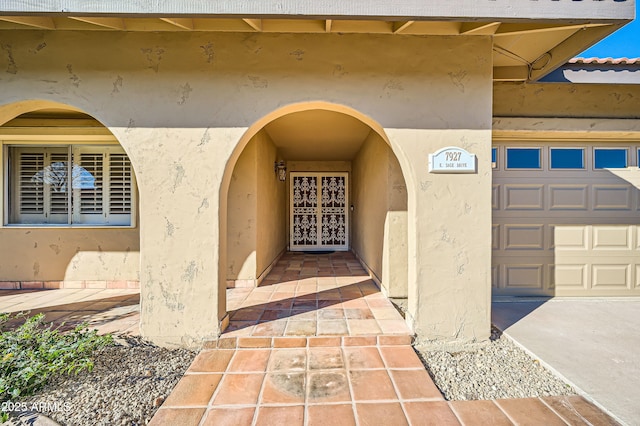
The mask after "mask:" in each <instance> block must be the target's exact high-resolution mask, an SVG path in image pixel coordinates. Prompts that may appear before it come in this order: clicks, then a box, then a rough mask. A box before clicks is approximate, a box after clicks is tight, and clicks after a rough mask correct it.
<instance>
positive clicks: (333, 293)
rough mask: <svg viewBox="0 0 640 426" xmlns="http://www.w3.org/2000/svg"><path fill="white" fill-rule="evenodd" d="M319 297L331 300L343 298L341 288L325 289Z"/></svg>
mask: <svg viewBox="0 0 640 426" xmlns="http://www.w3.org/2000/svg"><path fill="white" fill-rule="evenodd" d="M319 297H321V298H322V299H323V300H331V301H332V302H335V301H338V300H342V295H340V291H339V290H325V291H323V292H322V293H321V294H320V295H319Z"/></svg>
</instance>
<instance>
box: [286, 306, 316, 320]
mask: <svg viewBox="0 0 640 426" xmlns="http://www.w3.org/2000/svg"><path fill="white" fill-rule="evenodd" d="M317 319H318V311H317V310H316V309H312V310H296V309H293V310H292V311H291V315H290V316H289V320H291V321H317Z"/></svg>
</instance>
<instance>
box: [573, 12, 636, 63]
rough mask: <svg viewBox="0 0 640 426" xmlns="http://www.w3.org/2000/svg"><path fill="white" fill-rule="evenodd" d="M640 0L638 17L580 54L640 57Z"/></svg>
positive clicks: (585, 55)
mask: <svg viewBox="0 0 640 426" xmlns="http://www.w3.org/2000/svg"><path fill="white" fill-rule="evenodd" d="M638 16H640V0H636V19H635V21H633V22H631V23H629V24H627V25H625V26H624V27H622V28H621V29H619V30H618V31H616V32H615V33H613V34H611V35H610V36H609V37H607V38H605V39H604V40H602V41H601V42H600V43H597V44H595V45H593V47H591V48H589V49H588V50H586V51H585V52H583V53H581V54H580V55H576V56H579V57H582V58H591V57H599V58H608V57H612V58H624V57H627V58H640V20H638Z"/></svg>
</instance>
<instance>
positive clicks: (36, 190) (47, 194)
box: [10, 147, 69, 224]
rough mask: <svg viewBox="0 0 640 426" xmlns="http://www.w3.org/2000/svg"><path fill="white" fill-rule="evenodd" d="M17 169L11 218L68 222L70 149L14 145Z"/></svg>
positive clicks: (14, 219)
mask: <svg viewBox="0 0 640 426" xmlns="http://www.w3.org/2000/svg"><path fill="white" fill-rule="evenodd" d="M10 156H11V158H12V161H11V163H12V167H13V170H14V173H13V175H12V176H11V178H12V179H15V184H14V186H13V188H12V191H13V194H14V195H13V197H12V200H13V202H12V203H11V204H12V206H14V209H12V212H11V215H10V216H11V219H12V221H13V222H16V223H26V224H37V223H43V224H60V223H67V221H68V203H69V194H68V192H67V191H68V182H67V169H68V165H69V162H68V158H69V154H68V149H67V148H64V147H63V148H14V149H13V150H12V151H11V154H10Z"/></svg>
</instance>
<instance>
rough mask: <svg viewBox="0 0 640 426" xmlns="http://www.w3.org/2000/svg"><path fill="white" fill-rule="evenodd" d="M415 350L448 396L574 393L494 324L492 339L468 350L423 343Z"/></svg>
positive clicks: (468, 397) (437, 384)
mask: <svg viewBox="0 0 640 426" xmlns="http://www.w3.org/2000/svg"><path fill="white" fill-rule="evenodd" d="M416 350H417V351H418V353H419V355H420V356H421V358H422V361H423V363H424V364H425V366H426V367H427V370H428V371H429V374H430V375H431V377H432V378H433V381H434V382H435V384H436V386H438V388H439V389H440V391H441V392H442V394H443V395H444V397H445V398H446V399H447V400H477V399H499V398H529V397H540V396H558V395H574V394H575V391H574V390H573V388H571V386H569V385H568V384H566V383H565V382H563V381H562V380H560V379H559V378H557V377H556V376H554V375H553V374H552V373H551V372H550V371H549V370H547V369H546V368H545V367H543V366H542V365H540V362H539V361H538V360H535V359H533V358H531V357H530V356H529V355H528V354H527V353H526V352H525V351H523V350H522V349H520V348H519V347H517V346H516V345H515V344H514V343H513V342H512V341H511V340H509V338H508V337H506V336H503V335H502V333H501V332H500V331H499V330H498V329H496V328H492V332H491V341H490V342H488V343H486V344H482V345H478V346H476V347H474V348H472V349H469V350H463V351H459V352H449V351H446V350H434V349H433V348H421V347H416Z"/></svg>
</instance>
